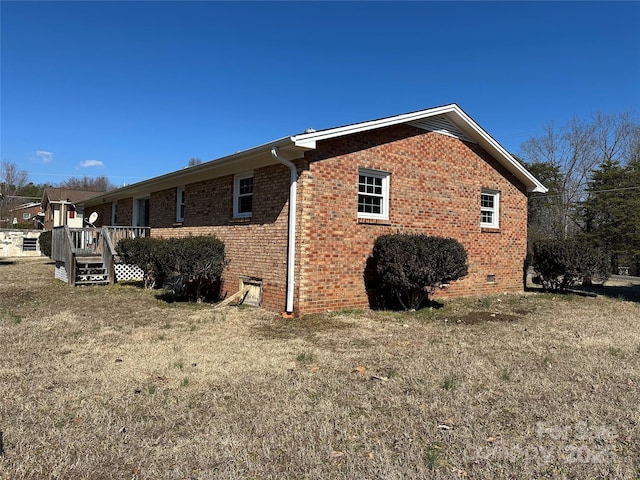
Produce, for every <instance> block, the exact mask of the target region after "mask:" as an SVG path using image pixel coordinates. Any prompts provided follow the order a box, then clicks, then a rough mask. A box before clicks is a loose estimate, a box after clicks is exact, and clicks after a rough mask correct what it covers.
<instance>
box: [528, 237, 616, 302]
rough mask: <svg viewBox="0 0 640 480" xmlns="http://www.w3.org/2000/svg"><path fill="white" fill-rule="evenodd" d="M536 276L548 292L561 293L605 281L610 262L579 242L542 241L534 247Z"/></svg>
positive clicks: (600, 253)
mask: <svg viewBox="0 0 640 480" xmlns="http://www.w3.org/2000/svg"><path fill="white" fill-rule="evenodd" d="M532 250H533V269H534V275H535V276H537V277H538V278H539V281H540V283H541V284H542V287H543V288H544V289H545V290H550V291H557V292H562V291H566V290H567V288H569V287H571V286H573V285H578V284H580V283H588V282H591V280H592V279H597V280H601V281H604V280H606V279H607V277H608V276H609V274H610V262H609V259H608V257H607V255H605V254H604V253H602V252H601V251H600V250H597V249H594V248H591V247H589V246H587V245H585V244H584V243H583V242H579V241H576V240H540V241H537V242H534V243H533V247H532Z"/></svg>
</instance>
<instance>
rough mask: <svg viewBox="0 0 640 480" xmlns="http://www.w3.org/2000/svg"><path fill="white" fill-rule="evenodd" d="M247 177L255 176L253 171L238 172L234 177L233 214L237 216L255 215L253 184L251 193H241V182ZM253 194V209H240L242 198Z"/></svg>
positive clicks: (247, 216)
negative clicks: (242, 210)
mask: <svg viewBox="0 0 640 480" xmlns="http://www.w3.org/2000/svg"><path fill="white" fill-rule="evenodd" d="M247 178H253V172H245V173H238V174H236V175H234V177H233V216H234V217H236V218H249V217H251V216H252V215H253V193H254V192H253V186H252V188H251V193H243V194H241V193H240V182H241V181H242V180H245V179H247ZM248 196H251V211H250V212H241V211H240V199H241V198H244V197H248Z"/></svg>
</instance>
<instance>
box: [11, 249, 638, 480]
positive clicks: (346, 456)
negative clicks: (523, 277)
mask: <svg viewBox="0 0 640 480" xmlns="http://www.w3.org/2000/svg"><path fill="white" fill-rule="evenodd" d="M634 288H640V287H631V289H630V290H629V292H631V291H632V290H633V289H634ZM156 295H158V292H157V291H148V290H147V291H145V290H144V289H141V288H138V287H136V286H134V285H114V286H110V287H84V288H71V287H68V286H67V285H65V284H63V283H62V282H59V281H56V280H54V278H53V266H52V265H51V264H48V263H47V262H46V261H45V260H42V259H35V260H29V259H12V260H6V259H5V260H4V261H1V262H0V431H2V443H1V444H0V446H1V448H2V455H1V456H0V478H3V479H20V478H61V479H82V478H90V479H103V478H104V479H106V478H118V479H178V478H188V479H190V478H197V479H214V478H215V479H226V478H242V479H251V478H260V479H263V478H309V479H319V478H323V479H325V478H329V479H331V478H349V479H359V478H381V479H396V478H397V479H400V478H443V479H444V478H447V479H448V478H474V479H476V478H480V479H483V478H486V479H494V478H576V479H584V478H612V479H636V478H638V477H639V472H640V405H639V404H640V390H639V387H640V303H638V302H635V301H625V300H624V299H622V298H608V297H606V296H602V295H600V296H598V297H597V298H591V297H581V296H577V295H569V296H555V295H544V294H537V293H528V294H523V295H501V296H497V297H483V298H477V299H470V300H464V301H462V300H457V301H448V302H446V303H445V305H444V306H443V308H440V309H436V310H425V311H420V312H415V313H393V312H370V311H364V312H361V311H351V312H335V313H330V314H326V315H318V316H313V317H308V318H305V319H302V320H283V319H281V318H280V317H279V316H278V315H276V314H272V313H268V312H264V311H261V310H258V309H251V308H241V307H240V308H238V307H225V308H223V309H219V310H214V309H213V308H212V307H211V306H210V305H195V304H186V303H166V302H164V301H162V300H159V299H157V298H156Z"/></svg>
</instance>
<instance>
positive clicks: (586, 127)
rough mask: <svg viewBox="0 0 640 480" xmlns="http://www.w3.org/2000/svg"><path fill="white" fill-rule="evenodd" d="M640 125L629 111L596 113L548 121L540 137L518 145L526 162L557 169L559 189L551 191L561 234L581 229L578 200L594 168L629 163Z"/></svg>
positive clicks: (639, 141)
mask: <svg viewBox="0 0 640 480" xmlns="http://www.w3.org/2000/svg"><path fill="white" fill-rule="evenodd" d="M639 145H640V125H639V124H638V122H637V121H635V120H634V119H633V118H632V116H631V114H629V113H621V114H603V113H597V114H596V115H595V116H594V117H593V119H592V120H591V121H589V122H582V121H580V120H578V119H576V118H574V119H572V120H571V121H569V122H568V123H567V124H566V125H565V126H563V127H560V128H557V127H555V126H554V124H553V123H549V124H547V126H546V127H545V132H544V134H543V135H542V136H540V137H535V138H531V139H529V140H527V141H526V142H524V143H523V144H522V145H521V147H520V148H521V153H520V155H521V157H522V158H523V160H524V161H525V163H526V164H527V165H545V166H546V167H547V168H549V169H551V170H553V169H557V171H558V172H559V173H560V184H559V191H558V192H554V193H553V194H551V192H550V196H551V195H553V196H554V198H555V200H556V201H555V202H554V209H553V211H554V212H555V213H554V218H547V219H546V221H548V222H550V223H553V224H555V225H558V228H557V229H555V230H556V231H557V232H558V235H559V236H560V237H561V238H567V237H572V236H573V235H575V234H576V233H578V232H579V231H580V230H581V229H582V219H581V216H580V207H579V206H580V204H581V202H583V201H584V200H585V199H586V195H587V186H588V182H589V180H590V179H591V177H592V174H593V171H594V170H596V168H597V167H598V165H600V164H601V163H602V162H604V161H618V162H620V163H621V164H626V163H628V162H629V161H630V160H631V159H632V158H634V155H638V154H639V149H638V146H639Z"/></svg>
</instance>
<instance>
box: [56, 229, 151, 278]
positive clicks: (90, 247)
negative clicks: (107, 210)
mask: <svg viewBox="0 0 640 480" xmlns="http://www.w3.org/2000/svg"><path fill="white" fill-rule="evenodd" d="M149 234H150V229H149V227H111V226H110V227H101V228H69V227H68V226H62V227H55V228H54V229H53V231H52V238H51V241H52V247H51V258H52V260H54V261H56V262H63V263H64V264H65V269H66V271H67V276H68V281H69V284H70V285H74V284H75V270H76V257H87V256H96V257H98V256H99V257H101V259H102V263H103V265H104V268H105V269H106V273H107V275H108V278H109V283H110V284H112V283H114V282H115V257H116V249H115V247H116V245H117V244H118V242H119V241H120V240H122V239H123V238H136V237H148V236H149Z"/></svg>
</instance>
